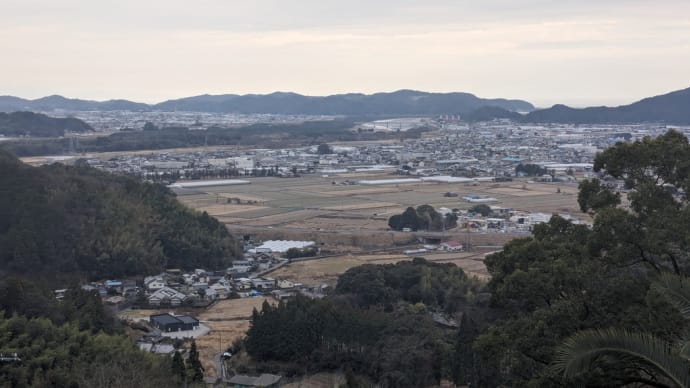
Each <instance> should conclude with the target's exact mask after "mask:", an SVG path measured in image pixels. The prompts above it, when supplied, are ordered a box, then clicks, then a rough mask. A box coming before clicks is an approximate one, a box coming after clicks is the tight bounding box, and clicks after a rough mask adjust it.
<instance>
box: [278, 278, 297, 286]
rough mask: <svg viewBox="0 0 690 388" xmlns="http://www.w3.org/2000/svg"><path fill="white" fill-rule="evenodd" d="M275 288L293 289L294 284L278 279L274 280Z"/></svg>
mask: <svg viewBox="0 0 690 388" xmlns="http://www.w3.org/2000/svg"><path fill="white" fill-rule="evenodd" d="M276 286H278V288H295V283H293V282H291V281H289V280H287V279H278V280H276Z"/></svg>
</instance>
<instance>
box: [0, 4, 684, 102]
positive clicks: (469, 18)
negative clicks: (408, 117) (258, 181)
mask: <svg viewBox="0 0 690 388" xmlns="http://www.w3.org/2000/svg"><path fill="white" fill-rule="evenodd" d="M1 8H2V11H1V13H0V53H2V56H1V58H2V60H0V94H8V95H16V96H20V97H25V98H36V97H42V96H45V95H49V94H62V95H65V96H68V97H74V98H87V99H98V100H102V99H111V98H126V99H131V100H137V101H143V102H159V101H163V100H166V99H171V98H179V97H185V96H190V95H197V94H205V93H209V94H223V93H237V94H245V93H270V92H273V91H294V92H297V93H302V94H308V95H327V94H335V93H345V92H364V93H372V92H379V91H394V90H398V89H417V90H424V91H437V92H450V91H464V92H470V93H474V94H476V95H478V96H480V97H506V98H523V99H527V100H529V101H531V102H533V103H535V104H537V105H539V106H546V105H551V104H553V103H559V102H565V103H570V104H574V105H586V104H609V105H612V104H613V105H615V104H622V103H629V102H632V101H635V100H638V99H640V98H643V97H647V96H652V95H657V94H662V93H666V92H669V91H672V90H677V89H683V88H687V87H690V16H689V15H690V1H688V0H648V1H641V0H640V1H638V0H481V1H480V0H471V1H470V0H420V1H411V0H241V1H240V0H194V1H189V0H186V1H182V0H118V1H114V0H112V1H109V0H106V1H94V0H88V1H87V0H60V1H52V0H2V7H1Z"/></svg>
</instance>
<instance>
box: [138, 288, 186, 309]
mask: <svg viewBox="0 0 690 388" xmlns="http://www.w3.org/2000/svg"><path fill="white" fill-rule="evenodd" d="M147 299H148V302H149V304H151V305H154V306H160V305H161V304H170V305H172V306H179V305H180V304H182V302H184V301H185V300H187V295H185V294H183V293H181V292H179V291H177V290H173V289H172V288H170V287H163V288H161V289H160V290H157V291H156V292H154V293H153V294H151V295H149V296H148V298H147Z"/></svg>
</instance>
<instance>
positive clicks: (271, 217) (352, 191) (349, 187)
mask: <svg viewBox="0 0 690 388" xmlns="http://www.w3.org/2000/svg"><path fill="white" fill-rule="evenodd" d="M351 175H353V174H348V177H345V176H331V177H327V178H325V177H322V176H304V177H300V178H273V177H268V178H248V179H247V180H249V181H251V184H249V185H233V186H214V187H202V188H196V189H194V190H193V191H191V192H190V191H185V192H181V193H179V194H178V198H179V199H180V200H181V201H182V202H183V203H185V204H187V205H188V206H190V207H192V208H195V209H198V210H202V211H207V212H208V213H209V214H211V215H213V216H216V217H218V219H220V220H221V221H222V222H226V223H229V224H232V225H233V226H234V227H235V228H237V227H241V226H247V227H262V228H266V229H270V228H273V227H286V228H296V229H311V230H316V231H320V230H323V231H345V230H372V231H373V230H376V231H384V230H388V225H387V220H388V218H389V217H390V216H391V215H393V214H399V213H401V212H402V211H404V210H405V208H407V207H408V206H419V205H423V204H429V205H432V206H434V207H436V208H438V207H447V208H451V209H454V208H457V209H468V208H470V207H472V206H473V205H474V204H473V203H469V202H467V201H465V200H463V199H462V197H463V196H466V195H479V196H484V197H492V198H496V199H497V202H495V203H491V205H496V206H501V207H507V208H513V209H515V210H519V211H526V212H543V213H554V212H556V213H567V214H571V215H573V216H574V217H576V218H580V219H584V220H588V216H587V215H586V214H583V213H581V212H580V211H579V207H578V204H577V185H576V184H574V183H571V184H564V183H527V182H526V181H514V182H500V183H492V182H482V183H479V184H476V185H473V184H468V183H436V182H425V183H411V184H399V185H382V186H376V187H370V186H362V185H358V184H349V183H352V182H353V181H356V180H374V179H387V178H391V176H390V175H371V174H360V175H357V176H351ZM558 191H560V192H558ZM446 192H455V193H457V194H458V196H457V197H444V196H443V194H444V193H446ZM231 198H232V199H235V200H236V199H239V200H240V203H239V204H237V203H228V200H229V199H231Z"/></svg>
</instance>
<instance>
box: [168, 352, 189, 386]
mask: <svg viewBox="0 0 690 388" xmlns="http://www.w3.org/2000/svg"><path fill="white" fill-rule="evenodd" d="M171 368H172V374H173V376H176V377H179V378H180V381H185V380H186V379H187V371H186V370H185V367H184V361H183V360H182V355H181V354H180V352H179V351H177V350H176V351H175V354H174V355H173V358H172V366H171Z"/></svg>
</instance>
